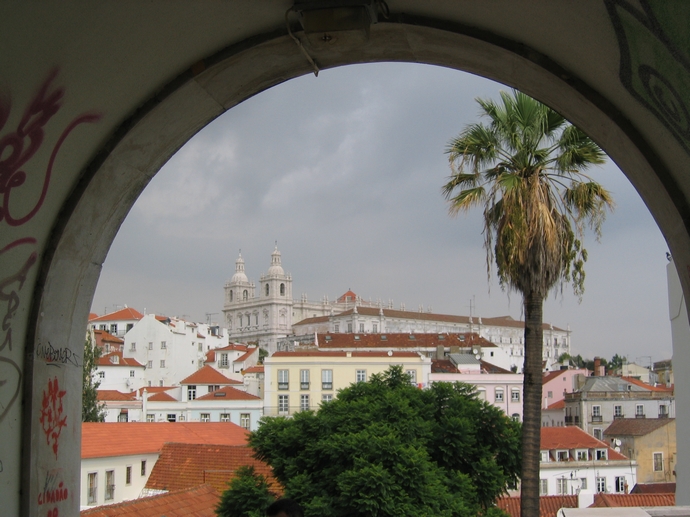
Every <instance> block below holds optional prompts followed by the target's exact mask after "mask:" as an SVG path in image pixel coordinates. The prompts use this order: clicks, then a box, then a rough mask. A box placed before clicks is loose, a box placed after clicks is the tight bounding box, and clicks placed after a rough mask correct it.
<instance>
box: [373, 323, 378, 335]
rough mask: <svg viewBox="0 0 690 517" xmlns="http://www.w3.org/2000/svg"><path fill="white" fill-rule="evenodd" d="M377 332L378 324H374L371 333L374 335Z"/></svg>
mask: <svg viewBox="0 0 690 517" xmlns="http://www.w3.org/2000/svg"><path fill="white" fill-rule="evenodd" d="M378 331H379V324H378V323H374V324H373V325H372V332H373V333H374V334H376V333H377V332H378Z"/></svg>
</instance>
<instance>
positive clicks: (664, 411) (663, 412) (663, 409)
mask: <svg viewBox="0 0 690 517" xmlns="http://www.w3.org/2000/svg"><path fill="white" fill-rule="evenodd" d="M667 416H668V406H667V405H666V404H660V405H659V418H666V417H667Z"/></svg>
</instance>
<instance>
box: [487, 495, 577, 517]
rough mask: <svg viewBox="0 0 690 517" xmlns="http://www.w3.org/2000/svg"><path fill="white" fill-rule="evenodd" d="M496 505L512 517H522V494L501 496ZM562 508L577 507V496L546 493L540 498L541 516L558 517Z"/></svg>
mask: <svg viewBox="0 0 690 517" xmlns="http://www.w3.org/2000/svg"><path fill="white" fill-rule="evenodd" d="M496 506H498V507H499V508H500V509H501V510H503V511H504V512H506V513H507V514H508V515H510V517H520V496H516V497H501V498H500V499H498V500H497V501H496ZM561 508H577V496H576V495H544V496H541V497H540V498H539V517H556V514H557V513H558V510H560V509H561Z"/></svg>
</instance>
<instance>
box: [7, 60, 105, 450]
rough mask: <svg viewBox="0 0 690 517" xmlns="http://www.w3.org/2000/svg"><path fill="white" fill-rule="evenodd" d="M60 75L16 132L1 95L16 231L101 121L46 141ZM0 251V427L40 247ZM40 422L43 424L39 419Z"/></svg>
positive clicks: (26, 243) (17, 382)
mask: <svg viewBox="0 0 690 517" xmlns="http://www.w3.org/2000/svg"><path fill="white" fill-rule="evenodd" d="M58 75H59V70H58V69H57V68H55V69H53V70H51V71H50V73H48V75H47V77H46V79H45V80H44V81H43V82H42V83H41V84H40V86H39V88H38V91H37V92H36V94H35V95H34V96H33V97H32V98H31V99H30V100H29V102H28V103H27V105H26V106H25V107H24V110H23V112H22V115H21V118H20V120H19V122H18V124H17V125H16V127H13V128H6V127H5V126H6V125H7V123H8V120H9V118H10V114H11V112H12V102H11V97H10V96H9V95H0V224H2V223H4V224H7V225H8V226H10V227H19V226H21V225H23V224H25V223H27V222H28V221H30V220H31V219H32V218H33V217H34V216H35V215H36V214H37V213H38V212H39V211H40V209H41V207H42V206H43V203H44V202H45V199H46V196H47V194H48V188H49V186H50V180H51V176H52V174H53V167H54V165H55V161H56V159H57V157H58V153H59V152H60V149H61V148H62V145H63V144H64V142H65V140H66V139H67V138H68V137H69V135H70V134H72V132H73V131H74V130H75V129H76V128H77V127H78V126H80V125H82V124H87V123H94V122H97V121H98V120H100V118H101V115H100V114H98V113H83V114H81V115H78V116H77V117H75V118H73V119H71V120H70V121H69V122H67V123H66V124H65V126H64V127H62V128H61V130H59V131H58V132H57V134H58V136H57V138H56V139H55V140H54V141H48V139H46V131H47V129H48V125H49V123H50V122H51V120H53V119H54V117H55V115H56V114H57V113H58V112H59V111H60V109H61V108H62V106H63V102H64V99H65V94H66V90H65V88H64V87H61V86H59V85H58V84H57V83H58ZM46 157H47V163H46V164H45V165H42V164H38V163H37V162H38V161H39V159H41V160H43V161H45V158H46ZM28 179H31V180H32V181H27V180H28ZM19 196H21V199H20V198H19ZM27 200H29V201H27ZM0 246H2V247H1V248H0V271H2V274H3V278H0V323H1V326H0V422H2V421H3V420H4V419H5V417H6V416H7V414H8V412H9V410H10V408H11V407H12V406H13V405H14V404H15V403H16V401H17V398H18V396H19V390H20V386H21V379H22V372H21V368H20V366H19V365H18V364H17V363H16V362H15V361H14V360H13V359H12V358H11V357H9V352H11V351H12V350H13V344H14V343H13V338H16V336H13V333H12V331H13V327H12V321H13V318H14V317H15V315H16V314H17V312H18V310H19V308H20V303H21V298H20V294H22V288H23V287H24V285H25V282H26V280H27V278H28V275H29V272H30V271H31V269H32V268H33V267H34V266H35V264H36V262H37V260H38V251H37V250H38V249H39V245H38V242H37V239H36V238H35V237H33V236H31V235H26V236H22V237H19V238H16V239H15V240H13V241H12V242H11V243H9V244H5V245H3V244H2V243H0ZM44 352H45V354H46V356H47V357H48V358H49V359H51V360H55V362H56V363H59V364H71V365H74V366H79V360H78V357H77V356H75V355H74V354H72V353H70V352H69V351H67V350H64V349H63V350H59V351H55V350H50V349H44ZM49 362H50V361H49ZM41 418H45V416H44V415H43V413H42V414H41ZM58 435H59V431H58ZM55 448H57V446H56V445H55Z"/></svg>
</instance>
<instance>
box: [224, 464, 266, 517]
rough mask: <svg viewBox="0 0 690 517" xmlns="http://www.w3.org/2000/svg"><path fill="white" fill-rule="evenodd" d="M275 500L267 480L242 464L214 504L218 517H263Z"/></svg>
mask: <svg viewBox="0 0 690 517" xmlns="http://www.w3.org/2000/svg"><path fill="white" fill-rule="evenodd" d="M274 500H275V497H274V495H273V494H272V493H271V492H270V490H269V487H268V482H267V481H266V478H265V477H264V476H263V475H262V474H258V473H256V472H255V471H254V467H252V466H247V465H245V466H242V467H240V468H238V469H237V472H236V475H235V477H234V478H232V480H230V482H229V483H228V489H227V490H226V491H225V492H223V494H222V495H221V497H220V502H219V503H218V506H216V515H218V517H264V516H265V515H266V508H268V507H269V505H270V504H271V503H272V502H273V501H274Z"/></svg>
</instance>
